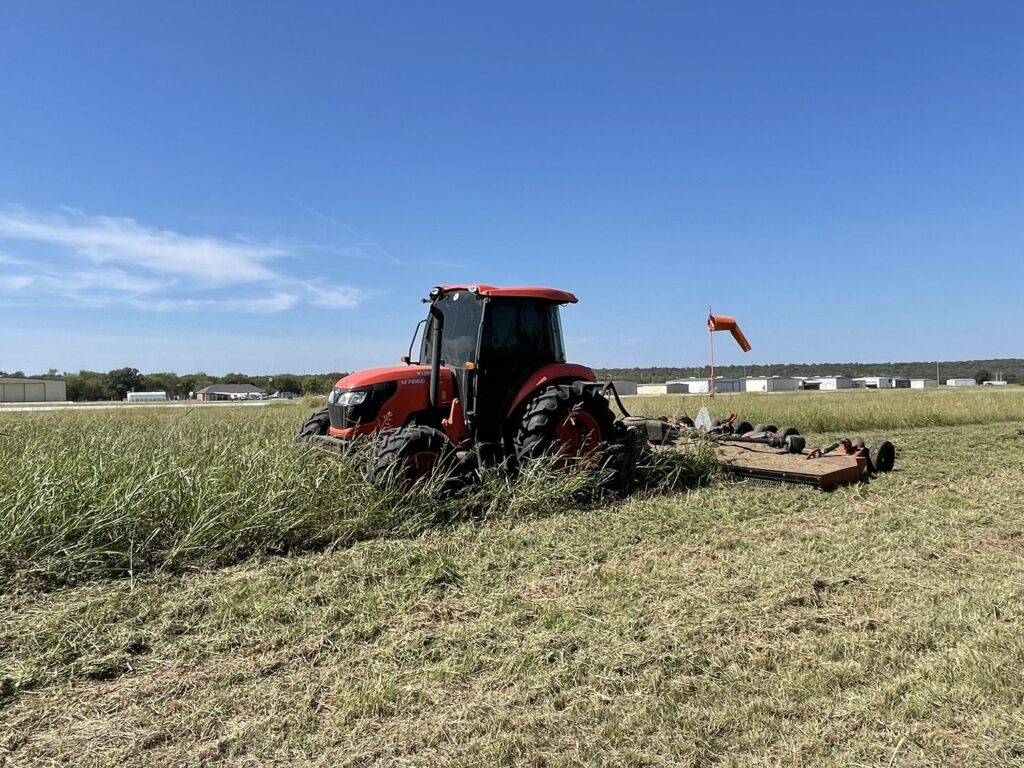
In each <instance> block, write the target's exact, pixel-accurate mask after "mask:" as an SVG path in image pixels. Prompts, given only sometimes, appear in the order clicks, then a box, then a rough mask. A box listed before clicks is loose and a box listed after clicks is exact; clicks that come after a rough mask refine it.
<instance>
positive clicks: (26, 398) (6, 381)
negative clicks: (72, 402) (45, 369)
mask: <svg viewBox="0 0 1024 768" xmlns="http://www.w3.org/2000/svg"><path fill="white" fill-rule="evenodd" d="M67 399H68V385H67V384H65V383H64V382H63V381H53V380H51V379H22V378H15V377H13V376H4V377H0V403H61V402H64V401H65V400H67Z"/></svg>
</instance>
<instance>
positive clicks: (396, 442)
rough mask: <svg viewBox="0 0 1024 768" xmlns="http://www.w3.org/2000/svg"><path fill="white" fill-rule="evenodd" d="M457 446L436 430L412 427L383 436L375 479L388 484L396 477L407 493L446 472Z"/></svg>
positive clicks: (376, 456)
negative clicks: (419, 484)
mask: <svg viewBox="0 0 1024 768" xmlns="http://www.w3.org/2000/svg"><path fill="white" fill-rule="evenodd" d="M454 452H455V447H454V446H453V445H452V443H451V441H450V440H449V439H448V436H447V435H446V434H445V433H444V432H442V431H440V430H439V429H434V428H433V427H424V426H418V425H412V426H408V427H402V428H401V429H396V430H395V431H393V432H389V433H387V434H385V435H382V436H381V439H380V441H379V442H378V443H377V448H376V450H375V451H374V457H373V466H372V467H371V469H370V475H371V478H372V479H373V481H374V482H375V483H378V484H384V483H386V482H388V481H390V479H391V478H392V477H395V476H396V475H397V476H398V477H399V478H400V481H401V483H402V488H403V490H406V491H409V490H411V489H412V488H413V486H415V485H416V484H417V483H419V482H422V481H424V480H426V479H427V478H429V477H431V476H432V475H434V474H435V473H437V472H439V471H445V470H446V468H447V467H448V465H449V464H450V463H451V460H452V458H453V456H454Z"/></svg>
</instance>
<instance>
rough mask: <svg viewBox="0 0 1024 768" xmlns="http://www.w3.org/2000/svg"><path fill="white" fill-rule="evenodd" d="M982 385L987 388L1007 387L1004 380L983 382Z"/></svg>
mask: <svg viewBox="0 0 1024 768" xmlns="http://www.w3.org/2000/svg"><path fill="white" fill-rule="evenodd" d="M981 383H982V384H983V385H984V386H986V387H1005V386H1006V382H1005V381H1003V380H1002V379H997V380H995V381H983V382H981Z"/></svg>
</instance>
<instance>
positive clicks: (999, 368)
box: [594, 358, 1024, 384]
mask: <svg viewBox="0 0 1024 768" xmlns="http://www.w3.org/2000/svg"><path fill="white" fill-rule="evenodd" d="M938 366H939V377H940V378H941V380H942V382H943V383H945V381H946V379H975V380H976V381H977V382H978V383H979V384H980V383H981V382H982V381H990V380H992V379H994V378H996V376H999V378H1001V379H1003V380H1004V381H1007V382H1009V383H1011V384H1014V383H1024V359H1020V358H1005V359H993V360H954V361H947V362H940V363H939V364H938ZM594 372H595V373H596V374H597V377H598V379H600V380H602V381H607V380H609V379H612V380H621V381H636V382H640V383H646V382H651V383H659V382H665V381H669V380H670V379H685V378H689V377H691V376H695V377H698V378H702V377H706V376H707V375H708V373H709V369H708V366H697V367H677V366H651V367H646V368H597V369H595V371H594ZM715 375H716V376H725V377H727V378H742V377H744V376H830V375H839V376H850V377H851V378H853V377H860V376H892V377H895V378H906V379H934V378H935V361H931V362H911V363H776V364H773V365H716V366H715Z"/></svg>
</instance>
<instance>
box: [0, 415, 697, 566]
mask: <svg viewBox="0 0 1024 768" xmlns="http://www.w3.org/2000/svg"><path fill="white" fill-rule="evenodd" d="M301 416H302V412H301V410H300V409H299V408H297V407H294V406H282V407H270V408H261V409H238V410H236V409H223V408H221V409H207V410H204V409H202V408H196V409H193V410H188V411H185V412H183V411H182V410H180V409H167V410H163V409H145V410H138V411H130V412H129V411H126V412H114V413H111V412H104V413H61V414H33V415H18V416H14V417H11V416H8V417H0V418H2V420H0V466H3V468H4V471H3V473H2V474H0V575H2V576H3V577H4V578H5V580H8V581H12V580H13V581H15V582H18V581H24V580H26V579H29V580H33V581H41V582H43V583H49V584H61V583H65V584H66V583H74V582H78V581H82V580H87V579H90V578H96V577H106V576H114V577H117V576H125V575H127V576H135V575H138V574H141V573H144V572H147V571H152V570H155V569H179V568H182V567H204V566H210V565H221V564H225V563H228V562H235V561H237V560H239V559H240V558H243V557H246V556H248V555H251V554H256V553H275V554H280V553H286V552H292V551H303V550H312V549H319V548H323V547H325V546H329V545H346V544H350V543H352V542H354V541H358V540H361V539H367V538H372V537H378V536H409V535H415V534H417V533H419V532H422V531H424V530H426V529H428V528H430V527H433V526H439V525H448V524H451V523H455V522H459V521H465V520H479V519H488V518H493V517H495V516H501V517H506V518H520V517H526V516H530V515H545V514H550V513H553V512H557V511H561V510H564V509H565V508H567V507H580V506H586V505H588V504H592V503H594V502H597V501H599V500H601V498H602V497H603V496H604V491H602V482H601V480H602V478H601V477H600V476H599V474H600V473H597V475H595V473H594V472H591V471H585V470H583V469H576V470H573V471H568V472H566V471H555V470H554V469H553V468H552V466H551V465H550V463H545V462H536V463H535V464H534V465H533V466H531V467H530V468H529V469H528V470H527V471H525V472H523V473H521V474H520V475H519V476H518V477H517V478H516V479H515V480H514V481H513V480H512V479H510V478H509V477H508V476H507V475H506V474H505V473H504V472H501V471H498V470H489V471H485V472H483V473H482V476H481V478H480V481H479V482H477V483H473V484H471V485H468V486H467V487H465V488H463V489H462V490H461V491H459V492H457V493H450V492H446V490H445V485H446V484H445V482H444V478H439V479H437V480H434V481H431V482H427V483H425V484H420V485H418V486H417V487H416V488H415V489H414V491H413V492H412V493H409V494H405V493H402V492H401V491H400V490H399V489H398V488H397V487H396V486H395V484H392V486H391V487H390V488H384V489H381V488H378V487H375V486H374V485H372V484H371V483H369V482H368V481H367V479H366V475H365V468H366V464H367V461H368V453H369V451H368V450H366V449H368V448H369V447H370V446H364V450H362V451H355V452H353V453H352V454H349V455H346V456H328V455H324V454H322V453H320V452H318V451H315V450H312V449H310V450H302V449H296V447H295V446H294V444H293V443H292V436H293V434H294V429H295V425H296V423H298V421H299V420H300V419H301ZM712 468H713V460H712V458H711V456H710V453H708V452H707V451H701V450H697V451H693V452H690V453H683V454H679V455H677V456H672V457H663V456H659V457H651V458H650V459H648V460H645V463H644V466H642V467H640V469H639V471H638V473H637V475H636V477H635V478H634V485H635V486H636V487H635V488H634V490H635V491H637V492H640V493H646V494H652V493H662V492H667V491H671V490H674V489H677V488H685V487H693V486H695V485H698V484H700V483H702V482H705V481H706V480H707V479H708V478H709V477H710V476H711V472H712Z"/></svg>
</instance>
